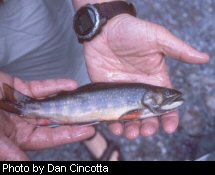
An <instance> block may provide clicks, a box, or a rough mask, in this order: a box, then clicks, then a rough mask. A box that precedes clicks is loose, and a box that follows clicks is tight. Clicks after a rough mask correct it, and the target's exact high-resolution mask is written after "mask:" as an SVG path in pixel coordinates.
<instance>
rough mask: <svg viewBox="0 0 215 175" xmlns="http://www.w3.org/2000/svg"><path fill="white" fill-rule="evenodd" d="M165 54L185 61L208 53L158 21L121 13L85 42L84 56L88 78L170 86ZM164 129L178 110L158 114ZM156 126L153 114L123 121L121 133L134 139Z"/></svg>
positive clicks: (170, 127)
mask: <svg viewBox="0 0 215 175" xmlns="http://www.w3.org/2000/svg"><path fill="white" fill-rule="evenodd" d="M165 55H169V56H171V57H173V58H175V59H178V60H180V61H183V62H186V63H193V64H202V63H206V62H207V61H208V56H207V55H206V54H204V53H200V52H198V51H197V50H195V49H193V48H192V47H191V46H189V45H187V44H186V43H184V42H183V41H181V40H180V39H178V38H177V37H175V36H174V35H172V34H171V33H170V32H169V31H168V30H167V29H165V28H164V27H161V26H159V25H156V24H153V23H150V22H146V21H143V20H140V19H138V18H135V17H132V16H130V15H126V14H122V15H119V16H117V17H115V18H113V19H112V20H110V21H109V22H108V23H107V25H106V26H105V27H104V28H103V31H102V33H101V34H99V35H98V36H97V37H96V38H94V39H93V40H92V41H90V42H86V43H85V56H86V60H87V66H88V71H89V74H90V77H91V80H92V81H94V82H99V81H100V82H103V81H129V82H143V83H148V84H153V85H158V86H165V87H172V84H171V81H170V79H169V74H168V71H167V66H166V63H165V59H164V57H165ZM162 121H163V127H164V130H165V131H166V132H168V133H172V132H174V131H175V129H176V128H177V126H178V113H177V112H173V113H171V114H167V115H165V116H164V117H162ZM158 127H159V122H158V119H157V118H151V119H145V120H143V121H142V122H129V123H126V127H125V135H126V136H127V137H128V138H130V139H134V138H136V137H137V136H138V135H139V134H142V135H143V136H149V135H152V134H154V133H155V132H156V131H157V130H158ZM110 129H111V130H112V131H113V132H114V133H115V134H117V135H120V134H122V133H123V126H122V125H121V124H119V123H114V124H111V125H110Z"/></svg>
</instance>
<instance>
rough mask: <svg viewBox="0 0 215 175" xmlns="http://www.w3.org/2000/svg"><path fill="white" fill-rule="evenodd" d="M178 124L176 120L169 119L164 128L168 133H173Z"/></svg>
mask: <svg viewBox="0 0 215 175" xmlns="http://www.w3.org/2000/svg"><path fill="white" fill-rule="evenodd" d="M169 118H171V116H170V117H169ZM177 126H178V123H176V121H175V120H169V121H166V122H165V126H164V130H165V131H166V132H167V133H168V134H172V133H173V132H174V131H175V130H176V128H177Z"/></svg>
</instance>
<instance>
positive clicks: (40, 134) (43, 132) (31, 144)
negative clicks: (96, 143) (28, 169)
mask: <svg viewBox="0 0 215 175" xmlns="http://www.w3.org/2000/svg"><path fill="white" fill-rule="evenodd" d="M0 80H1V83H2V82H4V83H6V84H8V85H10V86H11V87H13V88H15V89H17V90H19V91H21V92H22V93H24V94H25V95H28V96H32V97H36V98H39V97H44V96H47V95H49V94H54V93H57V92H59V91H63V90H64V91H65V90H72V89H74V88H76V87H77V85H76V83H75V82H74V81H72V80H45V81H32V82H30V83H27V82H24V81H22V80H20V79H18V78H13V77H11V76H9V75H6V74H3V73H0ZM1 83H0V84H1ZM94 133H95V130H94V128H93V127H81V126H60V127H56V128H48V127H39V128H37V127H36V126H35V125H33V124H29V123H28V122H27V121H26V120H25V119H23V118H21V117H18V116H16V115H14V114H9V113H7V112H5V111H0V148H1V149H0V160H29V158H28V157H27V155H26V154H25V152H24V151H27V150H40V149H45V148H51V147H54V146H58V145H62V144H66V143H73V142H77V141H81V140H84V139H87V138H89V137H91V136H93V135H94Z"/></svg>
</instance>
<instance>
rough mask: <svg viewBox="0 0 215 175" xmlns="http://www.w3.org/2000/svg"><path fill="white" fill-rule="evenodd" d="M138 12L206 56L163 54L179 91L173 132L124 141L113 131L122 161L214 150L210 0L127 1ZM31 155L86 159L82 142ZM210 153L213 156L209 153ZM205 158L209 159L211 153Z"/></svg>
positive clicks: (214, 10) (214, 24) (214, 5)
mask: <svg viewBox="0 0 215 175" xmlns="http://www.w3.org/2000/svg"><path fill="white" fill-rule="evenodd" d="M132 2H134V3H135V5H136V7H137V11H138V16H139V17H140V18H142V19H144V20H149V21H152V22H155V23H158V24H161V25H163V26H165V27H166V28H168V29H169V30H171V31H172V32H173V33H174V34H175V35H177V36H178V37H180V38H182V39H183V40H185V41H186V42H188V43H190V44H191V45H192V46H194V47H195V48H197V49H199V50H202V51H204V52H207V53H209V54H210V56H211V60H210V63H208V64H206V65H188V64H182V63H180V62H177V61H173V60H170V59H168V64H169V69H170V73H171V78H172V81H173V83H174V85H175V87H176V88H177V89H180V90H181V91H182V92H183V93H184V94H185V95H184V97H185V99H186V103H185V105H183V106H182V107H181V108H180V125H179V128H178V130H177V132H176V133H174V134H172V135H167V134H165V133H164V132H163V131H162V130H161V131H160V132H159V134H157V135H156V136H153V137H150V138H139V139H137V140H135V141H128V140H127V139H124V138H119V137H116V136H113V135H112V134H111V133H110V132H109V131H108V129H107V127H106V126H105V125H102V126H99V128H98V129H100V130H102V131H103V132H104V133H105V135H106V136H107V137H109V138H112V139H114V140H115V141H116V142H117V143H118V144H119V146H121V149H122V152H123V155H124V157H125V159H126V160H194V159H197V158H199V157H201V156H203V155H205V154H207V153H210V152H212V151H215V139H214V134H215V91H214V89H215V69H214V67H215V60H214V56H213V53H214V51H215V42H214V37H215V30H214V29H215V21H214V18H215V1H214V0H204V1H203V0H193V1H188V0H180V1H177V0H154V1H152V0H144V1H143V0H133V1H132ZM29 155H30V157H31V158H32V160H91V156H90V154H89V153H88V152H87V150H86V149H85V147H84V146H83V144H82V143H75V144H69V145H65V146H61V147H58V148H54V149H49V150H45V151H40V152H29ZM214 157H215V156H214ZM214 157H213V158H210V160H215V158H214Z"/></svg>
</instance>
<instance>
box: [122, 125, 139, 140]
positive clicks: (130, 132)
mask: <svg viewBox="0 0 215 175" xmlns="http://www.w3.org/2000/svg"><path fill="white" fill-rule="evenodd" d="M139 134H140V122H139V121H133V122H127V123H126V124H125V136H126V137H127V138H128V139H129V140H134V139H136V138H137V137H138V136H139Z"/></svg>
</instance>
